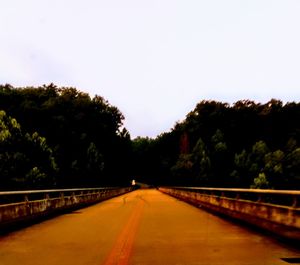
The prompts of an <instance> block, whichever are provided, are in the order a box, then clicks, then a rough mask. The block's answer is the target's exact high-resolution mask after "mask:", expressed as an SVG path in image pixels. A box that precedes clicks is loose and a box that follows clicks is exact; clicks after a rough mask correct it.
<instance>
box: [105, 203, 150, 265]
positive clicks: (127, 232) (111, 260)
mask: <svg viewBox="0 0 300 265" xmlns="http://www.w3.org/2000/svg"><path fill="white" fill-rule="evenodd" d="M144 204H145V203H144V201H142V200H140V201H139V202H138V203H137V205H136V206H135V208H134V209H133V212H132V213H131V215H130V217H129V219H128V221H127V223H126V224H125V225H124V228H123V230H122V231H121V233H120V234H119V236H118V238H117V240H116V242H115V244H114V246H113V248H112V249H111V251H110V253H109V254H108V256H107V258H106V260H105V262H104V263H103V265H128V264H129V259H130V256H131V252H132V248H133V243H134V239H135V237H136V234H137V230H138V227H139V224H140V219H141V216H142V212H143V208H144Z"/></svg>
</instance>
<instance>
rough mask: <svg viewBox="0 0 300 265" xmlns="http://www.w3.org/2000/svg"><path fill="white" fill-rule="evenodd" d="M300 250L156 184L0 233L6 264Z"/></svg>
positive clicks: (259, 260) (212, 257)
mask: <svg viewBox="0 0 300 265" xmlns="http://www.w3.org/2000/svg"><path fill="white" fill-rule="evenodd" d="M299 256H300V252H299V249H296V247H291V246H288V245H285V244H283V243H279V242H278V241H276V240H275V239H272V238H270V237H268V236H266V235H262V234H260V233H258V232H255V231H253V230H252V229H250V228H246V227H242V226H240V225H238V224H236V223H233V222H231V221H228V220H224V219H222V218H220V217H218V216H215V215H212V214H210V213H207V212H205V211H203V210H201V209H198V208H196V207H194V206H191V205H189V204H186V203H184V202H182V201H179V200H177V199H175V198H172V197H169V196H167V195H165V194H162V193H160V192H159V191H157V190H155V189H145V190H137V191H134V192H131V193H128V194H125V195H122V196H119V197H116V198H113V199H110V200H107V201H103V202H101V203H98V204H96V205H93V206H90V207H87V208H84V209H80V210H77V211H74V212H70V213H67V214H63V215H61V216H58V217H56V218H53V219H49V220H46V221H44V222H41V223H39V224H35V225H32V226H30V227H27V228H24V229H21V230H19V231H15V232H12V233H9V234H6V235H2V236H0V265H20V264H22V265H129V264H130V265H150V264H151V265H156V264H161V265H227V264H228V265H276V264H288V263H286V262H285V261H284V260H282V258H293V257H299Z"/></svg>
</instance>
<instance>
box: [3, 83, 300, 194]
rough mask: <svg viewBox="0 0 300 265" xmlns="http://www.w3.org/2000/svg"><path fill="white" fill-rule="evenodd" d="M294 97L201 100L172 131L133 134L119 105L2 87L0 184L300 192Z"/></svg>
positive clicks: (298, 106) (47, 89) (299, 133)
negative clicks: (263, 100) (229, 101)
mask: <svg viewBox="0 0 300 265" xmlns="http://www.w3.org/2000/svg"><path fill="white" fill-rule="evenodd" d="M299 118H300V103H295V102H290V103H286V104H283V103H282V102H281V101H279V100H275V99H272V100H270V101H269V102H267V103H265V104H261V103H256V102H253V101H250V100H242V101H238V102H236V103H234V104H232V105H229V104H227V103H223V102H216V101H201V102H199V103H198V104H197V106H196V107H195V109H194V110H193V111H191V112H190V113H188V114H187V115H186V118H185V119H184V120H183V121H181V122H178V123H176V124H175V126H174V127H173V128H172V129H171V131H170V132H165V133H162V134H161V135H159V136H158V137H156V138H155V139H151V138H147V137H137V138H136V139H131V137H130V134H129V132H128V131H127V130H126V128H124V126H123V121H124V116H123V114H122V113H121V112H120V110H119V109H118V108H117V107H115V106H112V105H110V104H109V102H107V101H106V100H105V99H104V98H103V97H101V96H95V97H93V98H91V97H90V96H89V95H88V94H86V93H83V92H80V91H78V90H77V89H75V88H69V87H61V88H59V87H56V86H55V85H54V84H50V85H47V86H46V85H44V86H42V87H26V88H14V87H12V86H10V85H3V86H0V188H1V189H27V188H53V187H91V186H104V185H114V186H120V185H128V184H129V183H130V180H131V179H133V178H135V179H136V180H138V181H139V182H146V183H149V184H153V185H181V186H182V185H184V186H210V187H241V188H272V189H299V188H300V147H299V140H300V123H299Z"/></svg>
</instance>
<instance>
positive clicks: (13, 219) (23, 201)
mask: <svg viewBox="0 0 300 265" xmlns="http://www.w3.org/2000/svg"><path fill="white" fill-rule="evenodd" d="M132 189H133V188H132V187H122V188H110V187H108V188H88V189H58V190H32V191H5V192H0V228H3V227H7V226H10V225H12V224H16V223H21V222H24V221H28V220H33V219H36V218H38V217H43V216H46V215H49V214H53V213H57V212H59V211H64V210H71V209H76V208H80V207H83V206H87V205H90V204H94V203H97V202H100V201H102V200H106V199H109V198H112V197H114V196H118V195H121V194H124V193H127V192H130V191H132Z"/></svg>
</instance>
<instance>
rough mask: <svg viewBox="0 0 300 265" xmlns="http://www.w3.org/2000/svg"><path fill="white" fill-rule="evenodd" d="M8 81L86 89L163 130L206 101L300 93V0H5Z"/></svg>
mask: <svg viewBox="0 0 300 265" xmlns="http://www.w3.org/2000/svg"><path fill="white" fill-rule="evenodd" d="M0 11H1V15H0V39H1V41H0V84H7V83H8V84H11V85H13V86H16V87H20V86H21V87H24V86H40V85H43V84H50V83H54V84H55V85H57V86H67V87H70V86H71V87H76V88H77V89H79V90H80V91H83V92H87V93H89V94H90V95H91V97H93V96H94V95H96V94H97V95H101V96H103V97H104V98H105V99H107V100H108V101H109V102H110V104H112V105H114V106H117V107H118V108H119V109H120V111H121V112H122V113H123V114H124V116H125V118H126V119H125V121H124V125H125V127H126V128H127V129H128V130H129V131H130V134H131V136H132V138H134V137H136V136H149V137H155V136H157V135H158V134H160V133H162V132H166V131H168V130H170V129H171V128H172V127H173V126H174V125H175V123H176V122H177V121H182V120H183V119H184V118H185V116H186V114H187V113H188V112H190V111H192V110H193V109H194V108H195V106H196V104H197V103H198V102H200V101H202V100H218V101H223V102H228V103H234V102H236V101H238V100H240V99H251V100H255V101H257V102H262V103H265V102H267V101H269V100H270V99H271V98H276V99H280V100H282V101H283V102H290V101H297V102H299V101H300V15H299V14H300V1H299V0H180V1H176V0H106V1H104V0H26V1H24V0H0Z"/></svg>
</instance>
